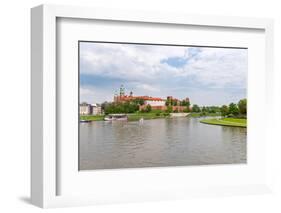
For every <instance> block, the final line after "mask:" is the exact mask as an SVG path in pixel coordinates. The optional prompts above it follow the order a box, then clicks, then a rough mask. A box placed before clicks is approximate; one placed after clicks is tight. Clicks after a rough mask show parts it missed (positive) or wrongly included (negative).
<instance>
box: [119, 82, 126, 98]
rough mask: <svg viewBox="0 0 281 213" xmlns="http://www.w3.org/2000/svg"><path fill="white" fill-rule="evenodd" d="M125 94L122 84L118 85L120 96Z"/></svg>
mask: <svg viewBox="0 0 281 213" xmlns="http://www.w3.org/2000/svg"><path fill="white" fill-rule="evenodd" d="M124 95H125V88H124V85H123V84H122V85H121V87H120V97H123V96H124Z"/></svg>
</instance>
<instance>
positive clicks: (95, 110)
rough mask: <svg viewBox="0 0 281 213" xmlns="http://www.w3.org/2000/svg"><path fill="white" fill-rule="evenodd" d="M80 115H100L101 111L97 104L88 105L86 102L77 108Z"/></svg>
mask: <svg viewBox="0 0 281 213" xmlns="http://www.w3.org/2000/svg"><path fill="white" fill-rule="evenodd" d="M79 112H80V115H101V114H102V109H101V106H100V105H98V104H88V103H86V102H84V103H82V104H80V106H79Z"/></svg>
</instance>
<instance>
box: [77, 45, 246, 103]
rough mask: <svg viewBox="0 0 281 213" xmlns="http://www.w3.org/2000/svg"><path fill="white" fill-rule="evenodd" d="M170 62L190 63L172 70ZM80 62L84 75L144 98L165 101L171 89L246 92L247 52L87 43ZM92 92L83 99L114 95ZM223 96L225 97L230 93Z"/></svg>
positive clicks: (81, 50)
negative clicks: (116, 82)
mask: <svg viewBox="0 0 281 213" xmlns="http://www.w3.org/2000/svg"><path fill="white" fill-rule="evenodd" d="M169 58H170V59H171V58H182V59H184V60H187V63H186V64H183V66H171V65H169V64H168V63H164V62H163V61H166V60H167V59H169ZM80 59H81V61H80V66H81V69H80V71H81V74H87V75H92V76H100V77H103V78H105V79H106V78H110V79H121V81H123V82H125V83H126V85H125V86H130V89H132V90H134V92H135V91H136V92H141V91H143V93H145V94H151V95H154V94H157V95H162V96H164V97H165V96H166V95H167V94H164V91H165V92H167V90H168V92H169V91H171V92H172V91H173V90H172V88H175V87H183V88H185V87H190V86H197V87H198V88H203V89H205V90H207V89H208V88H210V89H223V90H226V89H227V88H232V89H235V88H236V89H240V91H242V90H241V89H245V88H246V81H247V60H248V59H247V50H246V49H230V48H194V47H176V46H157V45H128V44H110V43H88V42H85V43H81V46H80ZM82 86H83V85H82ZM92 89H93V88H90V90H91V91H88V92H87V91H83V90H81V97H88V98H90V96H91V97H92V98H94V97H97V96H99V97H101V95H100V94H103V96H104V97H107V98H109V97H110V95H109V93H110V94H111V95H112V93H113V91H107V92H105V89H104V88H103V89H102V88H95V90H92ZM96 91H98V93H97V92H96ZM161 92H162V93H163V94H162V93H161ZM188 92H189V91H187V92H186V93H188ZM197 92H198V91H197ZM82 93H83V94H82ZM94 93H95V95H93V94H94ZM200 94H201V93H200ZM224 94H225V95H224V96H225V97H226V96H227V91H225V93H224ZM170 95H171V94H170ZM243 95H244V96H245V95H246V94H241V96H243ZM183 96H184V97H186V96H190V94H183ZM229 96H230V95H229ZM225 99H226V98H225Z"/></svg>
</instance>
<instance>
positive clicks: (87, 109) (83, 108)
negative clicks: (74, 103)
mask: <svg viewBox="0 0 281 213" xmlns="http://www.w3.org/2000/svg"><path fill="white" fill-rule="evenodd" d="M79 112H80V115H89V114H91V105H90V104H87V103H82V104H80V107H79Z"/></svg>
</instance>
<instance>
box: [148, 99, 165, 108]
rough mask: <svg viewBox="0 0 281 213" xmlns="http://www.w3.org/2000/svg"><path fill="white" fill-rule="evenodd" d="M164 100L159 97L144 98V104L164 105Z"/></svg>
mask: <svg viewBox="0 0 281 213" xmlns="http://www.w3.org/2000/svg"><path fill="white" fill-rule="evenodd" d="M165 103H166V102H165V100H162V99H159V98H150V99H149V100H145V101H144V104H145V105H148V104H149V105H150V106H152V107H153V106H165Z"/></svg>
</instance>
